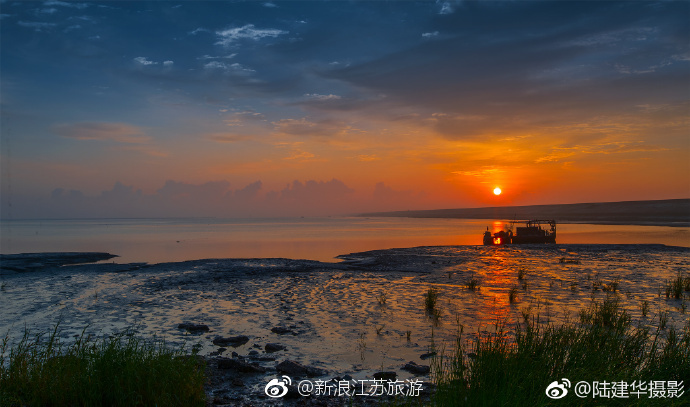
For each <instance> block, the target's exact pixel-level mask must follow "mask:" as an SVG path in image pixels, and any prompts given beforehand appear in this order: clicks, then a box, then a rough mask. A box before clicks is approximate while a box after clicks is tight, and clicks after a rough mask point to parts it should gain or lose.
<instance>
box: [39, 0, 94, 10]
mask: <svg viewBox="0 0 690 407" xmlns="http://www.w3.org/2000/svg"><path fill="white" fill-rule="evenodd" d="M43 5H45V6H48V7H52V6H60V7H69V8H76V9H80V10H82V9H85V8H87V7H89V5H88V4H87V3H76V2H72V1H59V0H52V1H46V2H44V3H43Z"/></svg>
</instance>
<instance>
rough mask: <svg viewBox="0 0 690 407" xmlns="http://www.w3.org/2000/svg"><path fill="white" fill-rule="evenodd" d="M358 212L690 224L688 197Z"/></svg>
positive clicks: (420, 216) (613, 222)
mask: <svg viewBox="0 0 690 407" xmlns="http://www.w3.org/2000/svg"><path fill="white" fill-rule="evenodd" d="M359 216H383V217H406V218H460V219H501V220H513V219H517V220H522V219H555V220H556V221H558V222H561V223H592V224H600V225H650V226H679V227H688V226H690V199H665V200H656V201H624V202H593V203H578V204H561V205H530V206H497V207H488V208H459V209H436V210H425V211H397V212H374V213H363V214H360V215H359Z"/></svg>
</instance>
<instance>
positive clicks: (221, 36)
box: [216, 24, 289, 46]
mask: <svg viewBox="0 0 690 407" xmlns="http://www.w3.org/2000/svg"><path fill="white" fill-rule="evenodd" d="M288 33H289V31H283V30H278V29H274V28H268V29H259V28H254V25H253V24H247V25H244V26H242V27H236V28H228V29H225V30H220V31H216V36H217V37H218V41H217V42H216V45H223V46H229V45H232V44H233V43H234V42H236V41H239V40H243V39H247V40H253V41H258V40H260V39H263V38H275V37H278V36H280V35H284V34H288Z"/></svg>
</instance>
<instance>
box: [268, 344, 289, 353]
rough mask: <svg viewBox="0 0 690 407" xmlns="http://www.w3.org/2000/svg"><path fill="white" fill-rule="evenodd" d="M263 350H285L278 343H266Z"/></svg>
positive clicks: (270, 351) (269, 351)
mask: <svg viewBox="0 0 690 407" xmlns="http://www.w3.org/2000/svg"><path fill="white" fill-rule="evenodd" d="M264 350H265V351H266V352H268V353H272V352H278V351H281V350H285V346H283V345H281V344H279V343H267V344H266V346H265V347H264Z"/></svg>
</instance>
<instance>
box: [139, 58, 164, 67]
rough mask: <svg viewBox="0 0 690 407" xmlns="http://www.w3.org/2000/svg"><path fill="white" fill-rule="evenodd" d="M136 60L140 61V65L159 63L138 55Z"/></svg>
mask: <svg viewBox="0 0 690 407" xmlns="http://www.w3.org/2000/svg"><path fill="white" fill-rule="evenodd" d="M134 62H136V63H138V64H139V65H143V66H148V65H158V62H154V61H150V60H149V59H148V58H146V57H136V58H134Z"/></svg>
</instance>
